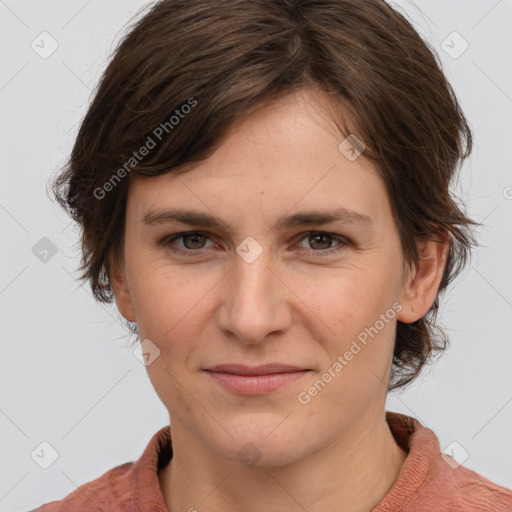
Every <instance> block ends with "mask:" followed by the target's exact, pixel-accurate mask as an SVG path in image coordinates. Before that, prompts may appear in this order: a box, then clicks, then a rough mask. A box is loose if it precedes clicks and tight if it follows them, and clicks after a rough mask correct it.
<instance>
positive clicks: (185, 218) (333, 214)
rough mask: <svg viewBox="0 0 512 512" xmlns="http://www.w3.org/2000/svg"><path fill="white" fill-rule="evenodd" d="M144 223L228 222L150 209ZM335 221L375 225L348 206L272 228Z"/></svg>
mask: <svg viewBox="0 0 512 512" xmlns="http://www.w3.org/2000/svg"><path fill="white" fill-rule="evenodd" d="M141 222H142V224H144V225H158V224H167V223H173V222H179V223H181V224H187V225H190V226H201V227H221V226H226V224H225V223H224V222H222V221H220V220H219V219H218V218H217V217H215V216H213V215H210V214H209V213H204V212H199V211H194V210H181V209H168V210H160V211H159V210H156V211H151V210H150V211H148V212H146V213H145V214H144V217H143V219H142V221H141ZM334 222H343V223H345V224H366V225H368V226H372V225H373V220H372V218H371V217H369V216H368V215H365V214H362V213H359V212H356V211H354V210H349V209H347V208H337V209H336V210H332V211H325V210H310V211H302V212H298V213H294V214H292V215H286V216H283V217H281V218H279V219H278V220H277V222H275V223H274V225H273V226H272V229H287V228H288V229H289V228H293V227H296V226H308V225H312V224H332V223H334Z"/></svg>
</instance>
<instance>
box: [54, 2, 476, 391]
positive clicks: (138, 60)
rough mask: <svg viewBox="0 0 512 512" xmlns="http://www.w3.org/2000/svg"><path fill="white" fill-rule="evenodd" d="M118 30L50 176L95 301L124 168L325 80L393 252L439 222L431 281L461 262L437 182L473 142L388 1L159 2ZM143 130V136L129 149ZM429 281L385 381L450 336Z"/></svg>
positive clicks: (430, 56)
mask: <svg viewBox="0 0 512 512" xmlns="http://www.w3.org/2000/svg"><path fill="white" fill-rule="evenodd" d="M129 29H130V30H129V31H128V33H127V34H126V35H125V36H124V37H123V39H122V40H121V41H120V43H119V44H118V46H117V47H116V49H115V52H114V55H113V57H112V58H111V60H110V63H109V65H108V67H107V68H106V70H105V72H104V74H103V76H102V78H101V80H100V82H99V84H98V87H97V89H96V91H95V95H94V99H93V101H92V103H91V105H90V107H89V109H88V112H87V114H86V116H85V118H84V120H83V122H82V124H81V126H80V130H79V133H78V136H77V138H76V141H75V144H74V147H73V150H72V152H71V155H70V157H69V159H68V161H67V163H66V166H65V168H64V169H62V172H60V174H59V175H58V176H56V177H55V179H54V181H53V182H52V191H53V194H54V196H55V198H56V199H57V201H58V202H59V203H60V204H61V205H62V206H63V207H64V208H65V209H66V210H67V211H68V212H69V213H70V214H71V215H72V217H73V219H74V220H75V221H76V222H78V223H79V225H80V227H81V233H82V236H81V248H82V262H81V267H80V271H81V272H82V274H81V276H80V279H82V280H83V279H87V280H89V282H90V286H91V289H92V291H93V294H94V296H95V297H96V299H97V300H99V301H102V302H112V300H113V293H112V288H111V285H110V281H109V265H108V256H109V255H110V254H114V255H115V256H116V259H115V261H120V260H119V258H122V257H123V255H122V246H123V237H124V227H125V226H124V222H125V209H126V198H127V193H128V189H129V186H130V183H131V178H132V177H133V173H137V174H141V175H147V176H151V175H159V174H164V173H168V172H176V171H177V170H179V169H177V167H178V166H181V165H182V164H186V163H194V162H195V163H197V162H200V161H201V160H204V159H205V158H207V157H208V156H209V155H211V153H212V152H213V151H214V149H216V147H218V145H219V144H220V143H221V142H222V140H223V138H224V137H225V135H226V134H227V132H228V131H229V129H230V128H232V127H233V126H234V124H235V122H238V121H240V120H241V119H243V118H244V117H245V116H247V115H248V114H249V113H251V112H252V111H254V110H255V109H256V108H258V107H259V106H261V105H262V104H264V103H266V102H268V101H270V100H272V99H275V98H277V97H280V96H282V95H285V94H288V93H291V92H294V91H299V90H301V89H303V88H305V87H315V88H316V89H318V90H319V91H322V92H323V93H325V94H327V95H328V97H329V98H331V100H332V103H333V106H334V112H337V113H336V114H335V115H334V116H333V120H334V122H335V123H336V124H337V126H338V127H339V129H340V131H341V132H342V133H343V134H344V135H345V136H346V135H348V134H356V136H357V138H358V139H360V140H361V141H363V142H364V144H365V146H366V150H365V152H364V154H363V156H364V157H365V158H368V159H369V160H370V161H373V162H374V163H375V164H376V166H377V168H378V170H379V173H380V175H381V177H382V179H383V181H384V183H385V186H386V190H387V193H388V196H389V199H390V203H391V207H392V211H393V215H394V218H395V221H396V225H397V228H398V231H399V234H400V241H401V247H402V251H403V254H404V258H405V261H407V262H408V264H410V265H414V264H416V262H417V261H418V258H419V254H418V250H417V247H416V242H417V241H421V240H431V239H436V237H438V236H439V235H443V236H446V235H448V236H449V239H450V249H449V254H448V260H447V264H446V267H445V270H444V275H443V278H442V281H441V284H440V288H439V293H441V292H442V291H443V290H444V289H445V288H446V287H447V285H448V284H449V283H450V282H451V281H452V279H453V278H454V277H455V276H456V275H457V274H458V273H459V272H460V270H461V269H462V268H463V266H464V265H465V263H466V260H467V258H468V256H469V254H470V249H471V247H472V246H473V245H475V244H476V242H475V239H474V238H473V234H472V230H471V228H472V225H475V224H476V223H474V222H473V221H472V220H470V219H469V218H468V217H466V216H465V214H464V213H463V211H462V210H461V208H460V207H459V206H458V205H457V201H456V199H455V198H454V197H453V195H452V194H451V192H450V191H449V186H450V185H451V183H452V181H453V178H454V176H455V173H456V171H457V167H458V165H459V164H460V163H461V162H462V161H463V160H464V159H465V158H467V157H468V156H469V154H470V153H471V147H472V136H471V130H470V127H469V125H468V123H467V121H466V119H465V117H464V115H463V112H462V110H461V108H460V105H459V103H458V101H457V98H456V96H455V93H454V91H453V89H452V88H451V86H450V84H449V83H448V81H447V79H446V77H445V76H444V74H443V72H442V66H441V62H440V60H439V57H438V55H437V54H436V52H435V50H434V49H433V48H431V47H430V46H429V45H428V43H426V42H425V41H423V40H422V38H421V37H420V36H419V34H418V33H417V32H416V31H415V30H414V28H413V27H412V25H411V23H410V22H409V21H407V19H406V18H405V16H404V15H402V14H400V13H399V12H398V11H397V10H395V9H393V8H391V7H390V6H389V5H388V4H387V3H386V2H384V1H383V0H302V1H301V0H296V1H294V0H216V1H215V2H212V1H211V0H162V1H159V2H157V3H155V4H152V5H149V6H148V7H147V12H145V13H144V15H143V16H141V17H140V19H138V20H136V21H135V22H133V24H132V25H131V26H130V27H129ZM185 105H188V108H187V109H185V107H184V106H185ZM336 109H337V110H336ZM346 112H348V113H349V114H350V116H347V115H344V113H346ZM173 118H174V119H173ZM156 127H160V131H159V132H157V133H160V132H161V134H162V135H165V136H162V137H160V138H159V137H157V136H156V135H155V130H156ZM164 131H165V134H164ZM149 138H151V139H152V141H153V143H154V144H152V145H151V146H152V147H151V150H150V151H149V152H148V153H147V154H146V156H145V157H144V158H141V159H140V160H139V159H135V158H134V156H133V154H134V151H137V150H138V149H139V148H142V147H143V146H144V145H146V146H149V143H148V140H149ZM157 139H158V140H157ZM341 140H342V139H340V142H341ZM192 167H193V165H192ZM122 169H124V171H123V170H122ZM186 170H188V169H185V171H183V172H186ZM130 171H132V172H130ZM128 173H130V174H129V179H124V178H125V176H126V175H127V174H128ZM107 192H108V195H107ZM102 196H103V197H102ZM105 196H106V198H104V197H105ZM439 293H438V296H437V298H436V300H435V302H434V304H433V305H432V308H431V309H430V311H429V312H428V314H427V315H425V316H424V317H423V318H421V319H419V320H418V321H416V322H414V323H411V324H405V323H402V322H398V325H397V332H396V344H395V351H394V359H393V368H392V373H391V380H390V383H389V388H388V389H389V390H392V389H397V388H400V387H403V386H405V385H406V384H408V383H409V382H412V380H413V379H414V378H416V376H417V375H418V374H419V373H420V370H421V368H422V367H423V366H424V364H425V363H426V362H428V361H429V360H430V359H431V358H432V357H433V356H434V355H435V353H436V352H442V351H443V350H444V348H445V347H446V344H447V342H448V339H447V337H446V335H445V334H444V332H443V331H442V329H440V328H439V326H438V325H437V324H436V322H435V317H436V313H437V310H438V306H439ZM133 332H136V330H135V331H133Z"/></svg>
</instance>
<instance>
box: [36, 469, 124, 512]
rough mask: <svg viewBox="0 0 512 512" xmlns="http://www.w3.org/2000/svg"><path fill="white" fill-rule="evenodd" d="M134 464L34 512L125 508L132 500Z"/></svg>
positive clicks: (116, 470) (110, 473)
mask: <svg viewBox="0 0 512 512" xmlns="http://www.w3.org/2000/svg"><path fill="white" fill-rule="evenodd" d="M132 467H133V462H126V463H125V464H121V465H120V466H116V467H115V468H112V469H110V470H108V471H107V472H106V473H104V474H103V475H101V476H100V477H98V478H96V479H95V480H92V481H91V482H87V483H85V484H83V485H81V486H80V487H78V488H77V489H75V490H74V491H73V492H72V493H71V494H69V495H68V496H66V497H65V498H64V499H62V500H59V501H52V502H50V503H46V504H45V505H42V506H41V507H39V508H37V509H35V510H34V511H32V512H58V511H62V512H64V511H65V512H74V511H77V512H78V511H83V510H95V511H107V510H114V509H113V508H112V507H113V506H114V505H115V506H116V507H120V506H124V505H128V504H129V500H130V476H131V470H132Z"/></svg>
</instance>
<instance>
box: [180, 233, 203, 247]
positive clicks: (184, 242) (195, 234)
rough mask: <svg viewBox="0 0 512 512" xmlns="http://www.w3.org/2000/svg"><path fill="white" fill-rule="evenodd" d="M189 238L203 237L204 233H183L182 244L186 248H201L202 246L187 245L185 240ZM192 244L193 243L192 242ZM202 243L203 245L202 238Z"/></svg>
mask: <svg viewBox="0 0 512 512" xmlns="http://www.w3.org/2000/svg"><path fill="white" fill-rule="evenodd" d="M190 238H196V239H197V238H203V239H204V235H200V234H198V233H192V234H189V235H183V245H185V247H186V248H187V249H201V248H202V246H201V247H188V246H187V243H186V241H187V240H188V239H190ZM192 244H194V243H192ZM200 245H201V244H200ZM203 245H204V240H203Z"/></svg>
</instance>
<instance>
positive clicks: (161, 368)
mask: <svg viewBox="0 0 512 512" xmlns="http://www.w3.org/2000/svg"><path fill="white" fill-rule="evenodd" d="M326 102H327V99H326V98H325V97H324V96H322V95H321V93H318V92H315V91H313V90H303V91H301V92H300V93H295V94H293V95H288V96H285V97H282V98H281V99H279V100H277V101H274V102H272V103H269V104H267V105H265V106H264V107H263V108H260V109H259V110H258V111H256V112H254V113H253V114H251V115H250V116H249V117H247V118H246V119H245V120H244V121H243V122H241V123H239V124H238V125H236V127H234V128H233V130H232V131H231V132H230V134H229V136H228V137H227V138H226V139H225V140H224V142H223V144H222V145H221V146H220V147H219V148H218V149H217V151H216V152H215V153H214V154H213V155H212V156H211V157H209V158H208V159H206V160H204V161H203V162H202V163H201V164H200V165H198V166H197V167H195V168H194V169H193V170H191V171H190V172H188V173H186V174H182V175H180V176H176V175H174V174H172V173H168V174H166V175H162V176H158V177H151V178H146V177H141V176H133V177H132V178H133V182H132V183H131V185H130V190H129V195H128V200H127V210H126V232H125V240H124V255H123V260H122V261H120V262H117V263H118V265H117V267H113V270H112V275H111V281H112V286H113V290H114V294H115V298H116V303H117V306H118V308H119V311H120V312H121V314H122V315H123V316H124V317H125V318H126V319H128V320H130V321H136V322H138V327H139V332H140V337H141V340H145V339H150V340H151V342H152V343H154V344H155V345H156V346H157V347H158V349H159V350H160V354H159V356H158V357H157V358H156V359H155V360H154V362H152V363H151V364H150V365H148V366H147V371H148V375H149V377H150V379H151V382H152V384H153V386H154V388H155V390H156V392H157V394H158V396H159V397H160V399H161V400H162V402H163V403H164V405H165V406H166V408H167V409H168V411H169V415H170V419H171V424H172V429H171V432H172V443H173V450H174V455H173V458H172V460H171V462H170V463H169V464H168V465H167V466H166V467H165V468H164V469H163V470H161V471H160V473H159V480H160V486H161V488H162V492H163V495H164V499H165V501H166V504H167V507H168V508H169V510H170V511H187V510H190V511H193V510H197V511H199V512H203V511H215V512H224V511H226V512H227V511H232V510H244V511H247V512H253V511H254V512H255V511H263V510H293V511H295V510H297V511H303V510H304V509H305V510H307V511H309V512H317V511H322V512H330V511H332V512H334V511H336V512H340V511H343V512H348V511H350V512H355V511H368V510H371V509H372V508H373V507H375V506H376V505H377V504H378V502H379V501H380V500H381V499H382V497H383V496H384V495H385V494H386V493H387V492H388V491H389V489H390V488H391V486H392V485H393V483H394V482H395V480H396V479H397V477H398V474H399V472H400V469H401V467H402V465H403V463H404V460H405V458H406V456H407V454H406V453H405V452H404V451H403V450H402V449H401V448H400V447H399V446H398V445H397V444H396V442H395V440H394V438H393V436H392V434H391V431H390V430H389V427H388V425H387V423H386V421H385V400H386V393H387V385H388V382H389V376H390V369H391V362H392V354H393V345H394V339H395V338H394V337H395V329H396V322H397V320H400V321H402V322H407V323H408V322H413V321H415V320H417V319H419V318H421V317H422V316H423V315H424V314H425V313H426V312H427V311H428V309H429V308H430V306H431V305H432V303H433V301H434V299H435V297H436V294H437V290H438V287H439V283H440V280H441V277H442V270H443V268H444V265H445V261H446V254H447V248H448V247H447V245H446V244H441V243H435V242H428V243H424V244H422V245H419V249H420V253H421V260H420V262H419V264H418V265H417V266H416V267H413V268H411V269H410V271H408V268H409V267H408V266H407V265H406V264H405V262H404V260H403V256H402V253H401V250H400V243H399V236H398V232H397V230H396V225H395V222H394V219H393V217H392V213H391V208H390V204H389V200H388V197H387V194H386V190H385V188H384V184H383V182H382V181H381V178H380V177H379V176H378V174H377V171H376V169H375V168H374V167H372V165H371V164H370V163H369V162H368V161H366V160H365V159H364V153H363V155H362V156H361V157H359V158H358V159H356V160H355V161H353V162H351V161H349V160H348V159H347V158H346V157H345V156H344V155H343V154H342V153H341V152H340V151H339V150H338V145H339V144H340V142H341V141H342V140H343V139H344V137H343V136H341V135H340V133H339V132H338V131H337V130H336V128H335V125H334V123H332V122H331V121H330V120H329V119H328V118H327V116H325V115H324V114H325V112H326V111H325V110H323V107H326V106H327V103H326ZM321 112H323V113H324V114H322V113H321ZM340 206H343V207H344V208H347V209H351V210H354V211H356V212H359V213H361V214H364V215H366V216H368V217H370V218H371V221H372V223H371V224H368V223H346V222H337V223H333V224H329V225H317V224H315V225H308V226H297V227H294V228H286V229H274V228H273V227H272V226H273V224H274V222H275V221H276V220H277V219H278V218H279V217H281V216H283V215H289V214H292V213H296V212H298V211H302V210H313V209H322V210H323V209H325V210H333V209H335V208H338V207H340ZM171 207H172V208H179V209H182V208H186V209H193V210H197V211H200V212H204V213H208V214H213V215H215V216H216V217H217V218H218V219H220V220H221V225H220V226H219V227H211V228H204V227H200V226H189V225H185V224H173V223H167V224H157V225H151V226H149V225H144V224H143V223H142V218H143V217H144V215H145V214H146V213H147V212H148V211H149V210H164V209H166V208H171ZM194 230H196V231H201V233H203V234H206V237H204V236H203V237H202V236H199V238H195V239H194V237H192V238H189V239H188V240H187V238H178V239H176V240H174V241H169V240H170V239H171V238H172V236H171V235H178V234H180V233H184V232H190V231H194ZM310 231H322V232H323V233H325V234H327V235H326V238H320V239H318V238H316V237H314V236H310V235H308V233H309V232H310ZM329 235H332V236H329ZM248 236H251V237H253V238H254V239H255V240H256V241H257V242H258V244H259V245H260V246H261V248H262V251H263V252H262V253H261V254H260V255H259V256H258V257H257V258H256V260H255V261H253V262H252V263H250V264H249V263H248V262H247V261H245V260H244V259H243V258H242V257H241V256H239V255H238V253H237V252H236V248H237V247H238V246H239V245H240V244H241V243H242V242H243V241H244V239H245V238H246V237H248ZM338 236H339V237H344V238H346V239H348V240H349V243H346V244H340V240H339V239H338V238H337V237H338ZM162 241H167V246H166V245H165V244H163V243H162ZM171 247H176V248H182V249H186V248H188V249H189V250H194V251H196V252H197V253H198V254H199V256H197V255H195V256H183V255H179V254H177V253H174V252H173V251H172V250H171ZM330 248H336V249H339V250H336V251H335V252H331V254H328V255H322V251H324V252H325V251H326V250H328V249H330ZM114 263H115V262H114ZM394 303H398V304H399V305H400V306H401V310H400V312H399V313H398V314H397V315H395V317H394V318H393V319H392V320H390V321H388V322H387V323H385V326H384V328H382V329H381V330H380V331H379V332H378V334H377V335H376V336H374V337H373V338H370V339H369V342H368V344H367V345H366V346H363V347H362V350H360V351H359V352H358V353H357V355H355V356H354V357H353V359H352V360H351V361H349V362H348V363H347V364H346V366H344V368H343V369H342V371H341V372H339V373H337V374H336V377H334V378H332V380H331V381H330V382H329V383H328V384H327V385H326V386H325V387H324V388H323V389H322V390H321V391H320V392H319V393H318V394H317V395H316V396H314V397H313V398H311V400H310V402H309V403H307V404H303V403H300V402H299V400H298V398H297V397H298V394H299V393H300V392H303V391H307V390H308V388H310V387H311V386H312V385H313V384H314V383H315V382H316V381H318V379H319V378H320V377H321V376H322V374H324V372H325V371H326V370H327V369H328V368H329V367H332V365H333V363H334V362H335V361H336V360H337V357H338V356H340V355H343V354H344V353H345V352H346V351H347V350H348V349H349V348H350V346H351V343H352V342H353V341H354V340H356V339H357V336H358V334H360V333H361V332H362V331H364V329H365V328H368V327H370V326H374V325H375V323H376V321H377V320H378V319H379V318H380V315H381V314H383V313H385V312H386V311H387V310H389V309H390V308H392V305H393V304H394ZM233 362H237V363H245V364H247V365H258V364H265V363H269V362H281V363H286V364H293V365H296V366H299V367H302V368H308V369H310V370H311V371H310V372H309V373H307V374H305V375H304V376H303V377H302V378H301V379H299V380H297V381H295V382H293V383H291V384H290V385H288V386H286V387H285V388H282V389H279V390H276V391H273V392H271V393H267V394H265V395H258V396H249V397H248V396H240V395H236V394H233V393H231V392H229V391H227V390H225V389H224V388H223V387H221V386H220V385H218V384H217V382H215V381H214V379H212V377H211V375H210V374H208V373H207V372H205V371H204V370H203V369H204V368H205V367H208V366H211V365H214V364H221V363H233ZM246 443H252V445H253V446H254V447H256V449H257V452H258V454H259V456H260V459H259V460H258V461H257V463H256V464H255V465H253V466H250V465H247V464H244V463H243V462H242V461H241V460H240V459H239V457H238V453H239V452H240V450H241V449H243V447H244V445H246ZM252 445H251V446H252ZM246 449H247V448H246ZM252 449H253V450H256V449H255V448H252Z"/></svg>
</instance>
